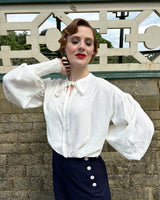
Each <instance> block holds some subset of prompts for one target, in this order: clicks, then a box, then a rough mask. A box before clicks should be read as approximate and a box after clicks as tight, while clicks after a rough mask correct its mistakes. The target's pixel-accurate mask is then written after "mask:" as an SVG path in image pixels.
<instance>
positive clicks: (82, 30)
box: [69, 26, 94, 39]
mask: <svg viewBox="0 0 160 200" xmlns="http://www.w3.org/2000/svg"><path fill="white" fill-rule="evenodd" d="M74 36H76V37H83V38H91V39H94V37H93V32H92V29H91V28H89V27H87V26H78V31H77V33H74V34H73V35H70V36H69V37H74Z"/></svg>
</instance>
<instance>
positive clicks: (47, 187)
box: [43, 176, 53, 191]
mask: <svg viewBox="0 0 160 200" xmlns="http://www.w3.org/2000/svg"><path fill="white" fill-rule="evenodd" d="M43 190H44V191H53V181H52V176H50V177H43Z"/></svg>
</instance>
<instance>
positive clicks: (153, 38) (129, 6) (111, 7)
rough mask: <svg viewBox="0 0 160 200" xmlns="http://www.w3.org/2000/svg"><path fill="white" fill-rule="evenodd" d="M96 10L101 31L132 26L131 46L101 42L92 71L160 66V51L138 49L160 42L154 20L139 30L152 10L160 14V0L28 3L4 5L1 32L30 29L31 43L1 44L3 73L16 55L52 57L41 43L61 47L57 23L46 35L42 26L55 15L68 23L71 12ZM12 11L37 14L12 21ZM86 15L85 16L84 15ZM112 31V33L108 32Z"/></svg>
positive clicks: (0, 69)
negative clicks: (151, 54)
mask: <svg viewBox="0 0 160 200" xmlns="http://www.w3.org/2000/svg"><path fill="white" fill-rule="evenodd" d="M124 11H125V12H130V13H133V12H135V11H136V12H137V13H138V14H137V15H136V17H134V18H133V19H127V18H126V19H125V20H122V19H121V20H110V19H108V15H109V14H110V13H115V12H124ZM70 13H76V14H77V17H78V16H79V15H78V13H84V16H85V14H86V13H96V15H97V16H98V17H97V19H95V20H89V22H90V24H91V25H92V26H93V27H94V28H96V29H99V32H100V33H101V34H107V32H108V30H109V29H121V30H122V29H128V30H129V32H128V33H127V34H126V35H125V41H126V42H128V43H129V45H128V47H127V48H108V47H107V45H106V44H100V47H99V51H98V55H97V56H98V57H99V63H98V64H90V66H89V69H90V71H93V72H94V71H95V72H96V71H132V70H160V55H158V56H156V57H155V59H153V60H150V59H149V58H148V57H146V56H144V55H143V54H142V53H141V52H139V50H138V43H139V42H143V43H144V45H145V47H146V48H147V49H156V48H158V47H159V45H160V40H159V35H160V26H158V25H153V24H150V26H149V27H147V28H146V30H145V32H144V33H139V25H140V24H141V23H142V22H143V21H144V20H145V19H147V18H148V17H149V16H150V15H151V14H152V13H155V14H156V15H157V16H158V17H160V2H152V3H148V2H145V3H114V4H113V3H89V4H86V3H76V4H32V5H31V4H25V5H22V4H21V5H20V4H18V5H12V4H11V5H4V4H2V5H1V6H0V35H7V33H8V31H11V30H14V31H25V30H26V31H30V35H28V36H27V37H26V43H27V44H30V45H31V47H32V48H31V49H30V50H21V51H15V50H11V48H10V46H1V50H0V59H1V62H2V65H3V66H0V73H3V74H4V73H6V72H8V71H10V70H11V69H12V68H13V67H15V66H13V64H12V59H13V58H35V59H36V60H37V61H38V62H43V61H46V60H48V58H47V57H46V56H44V55H43V54H42V53H41V51H40V44H46V45H47V47H48V49H49V50H52V51H56V50H57V49H58V47H59V44H58V39H59V37H60V35H61V33H60V31H59V30H58V29H57V27H53V28H50V29H48V31H47V33H46V35H45V36H40V35H39V27H40V26H41V25H42V24H43V23H45V21H46V20H47V19H48V18H49V17H50V16H51V15H53V16H55V17H56V18H57V19H59V20H60V21H61V22H63V23H64V24H65V25H67V24H69V23H70V22H71V20H72V19H71V18H70V16H69V15H68V14H70ZM9 14H26V17H27V15H28V14H36V15H35V18H34V19H33V20H32V21H27V22H26V21H25V22H21V21H20V22H18V21H16V22H10V21H7V16H8V15H9ZM84 18H85V17H84ZM108 34H109V33H108ZM112 56H131V57H132V58H134V59H135V60H136V61H137V62H135V63H123V64H120V63H108V57H112Z"/></svg>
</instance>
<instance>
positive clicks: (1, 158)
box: [0, 155, 7, 166]
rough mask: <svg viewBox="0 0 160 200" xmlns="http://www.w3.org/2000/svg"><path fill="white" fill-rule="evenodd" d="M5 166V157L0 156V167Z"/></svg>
mask: <svg viewBox="0 0 160 200" xmlns="http://www.w3.org/2000/svg"><path fill="white" fill-rule="evenodd" d="M6 164H7V155H0V166H4V165H6Z"/></svg>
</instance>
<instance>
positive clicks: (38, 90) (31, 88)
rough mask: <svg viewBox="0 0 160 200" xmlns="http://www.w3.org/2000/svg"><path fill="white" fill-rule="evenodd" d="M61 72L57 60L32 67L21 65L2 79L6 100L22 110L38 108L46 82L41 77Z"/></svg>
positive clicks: (41, 101)
mask: <svg viewBox="0 0 160 200" xmlns="http://www.w3.org/2000/svg"><path fill="white" fill-rule="evenodd" d="M61 71H62V63H61V61H60V60H59V59H54V60H50V61H47V62H43V63H39V64H34V65H27V64H22V65H20V66H19V67H17V68H15V69H14V70H12V71H10V72H8V73H7V74H6V75H5V76H4V78H3V88H4V92H5V95H6V98H7V99H8V100H9V101H11V102H12V103H14V104H16V105H18V106H20V107H22V108H35V107H39V106H41V105H42V104H43V97H44V89H45V82H46V80H43V79H41V76H44V75H47V74H50V73H53V72H61ZM63 71H64V70H63Z"/></svg>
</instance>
